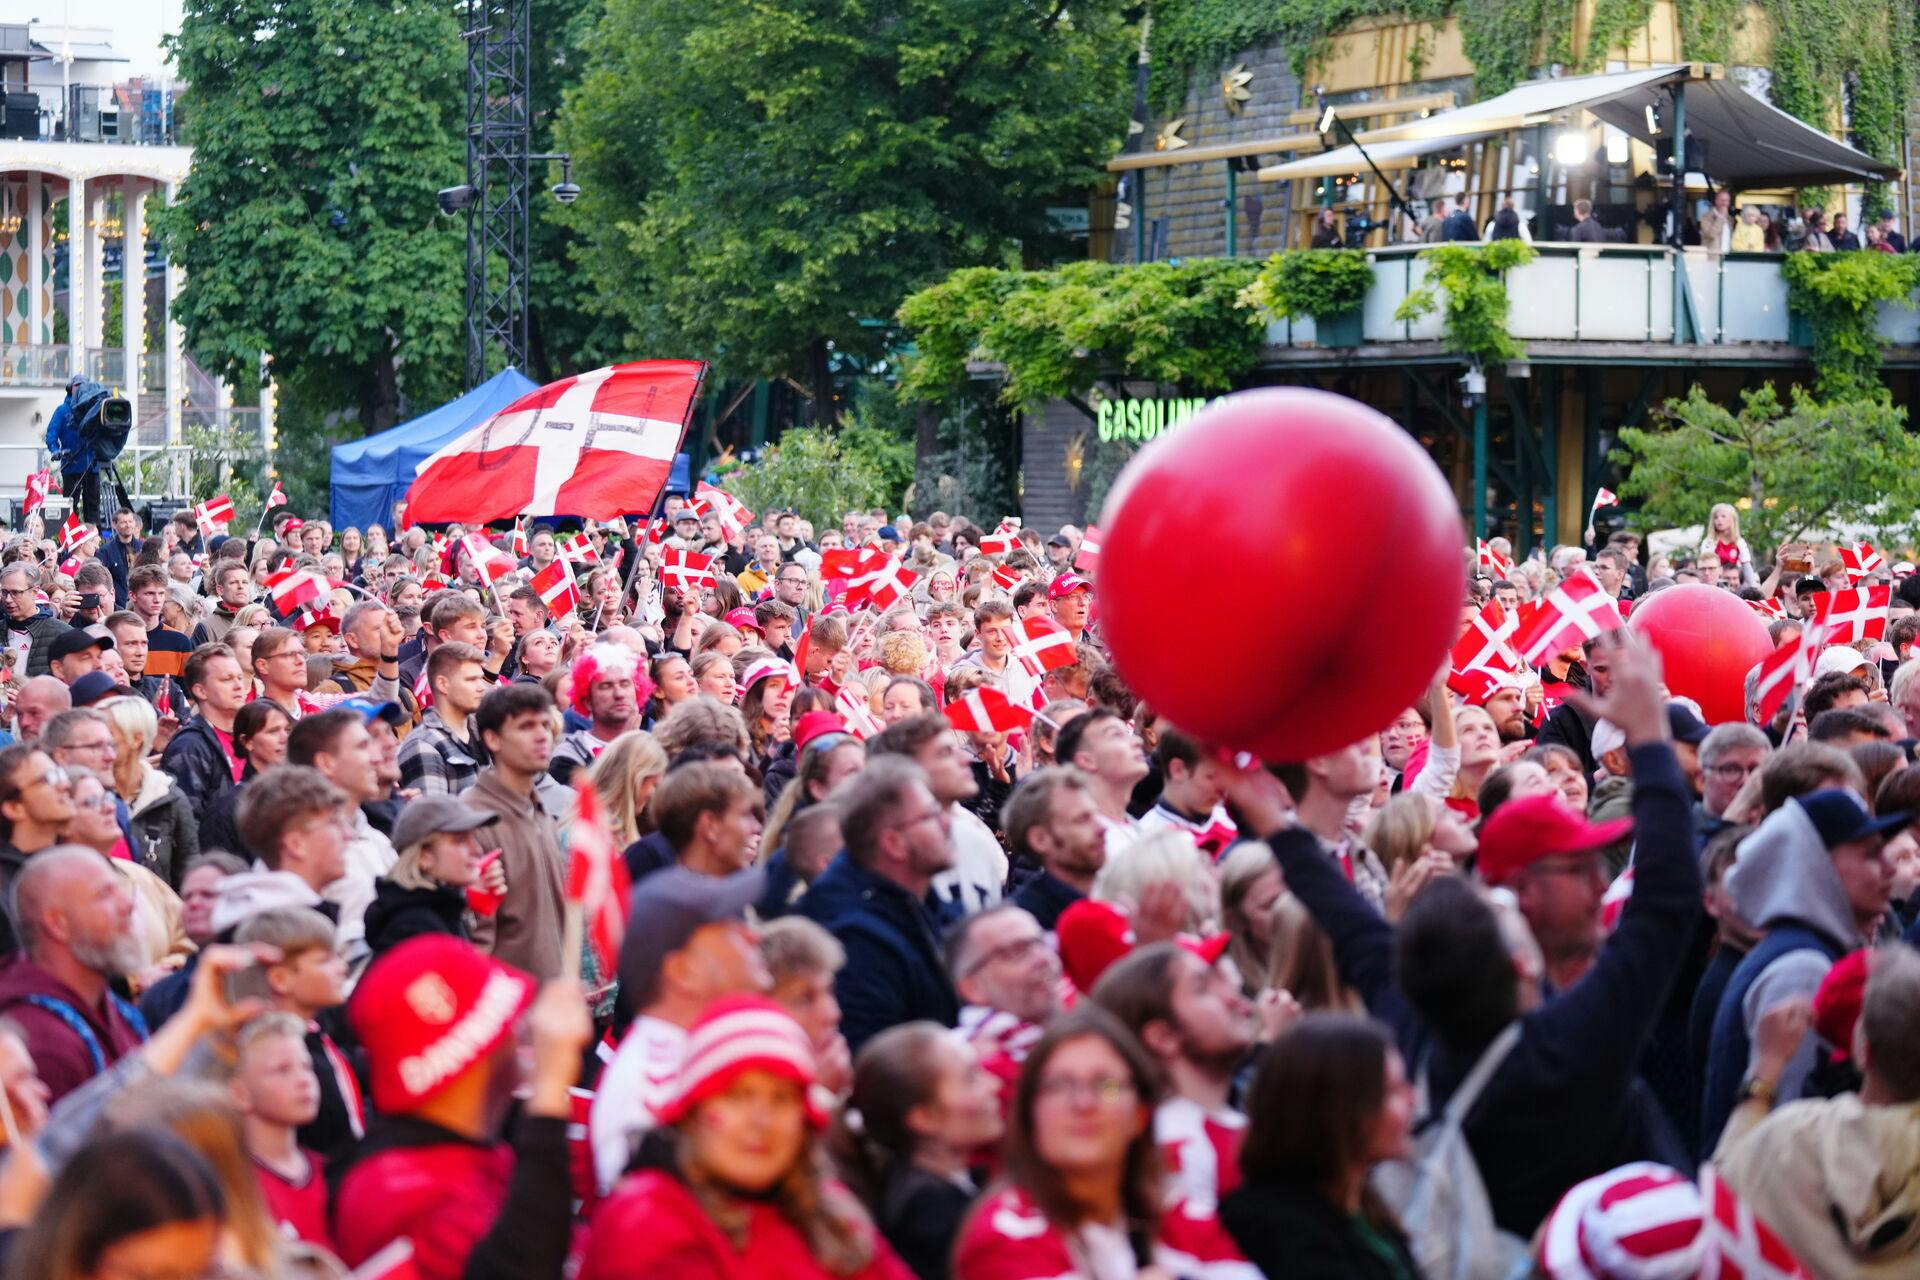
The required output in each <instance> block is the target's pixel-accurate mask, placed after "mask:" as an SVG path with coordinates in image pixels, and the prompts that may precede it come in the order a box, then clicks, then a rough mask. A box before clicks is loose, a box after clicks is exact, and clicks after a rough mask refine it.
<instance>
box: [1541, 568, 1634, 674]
mask: <svg viewBox="0 0 1920 1280" xmlns="http://www.w3.org/2000/svg"><path fill="white" fill-rule="evenodd" d="M1540 604H1541V606H1542V607H1541V609H1540V612H1539V613H1537V614H1536V615H1534V617H1533V619H1532V621H1530V622H1528V623H1527V624H1526V625H1525V626H1523V627H1522V628H1521V630H1520V634H1519V635H1518V636H1517V637H1515V640H1514V647H1515V648H1517V649H1519V650H1520V656H1521V657H1522V658H1524V659H1525V660H1526V661H1527V662H1528V663H1530V664H1538V663H1541V662H1545V661H1547V660H1548V659H1549V658H1551V657H1553V655H1554V654H1556V653H1561V652H1564V651H1565V650H1567V649H1572V648H1574V647H1576V646H1578V645H1580V644H1584V643H1585V642H1586V641H1588V640H1591V639H1593V638H1594V637H1595V636H1597V635H1603V634H1605V633H1606V632H1609V631H1617V630H1619V629H1620V628H1621V627H1624V626H1625V625H1626V622H1625V621H1624V620H1623V619H1622V618H1621V617H1620V606H1619V605H1618V603H1616V602H1615V600H1614V598H1613V597H1612V596H1610V595H1608V594H1607V592H1606V589H1605V588H1604V587H1602V586H1601V585H1600V583H1599V580H1598V579H1596V578H1595V577H1594V576H1593V575H1592V574H1591V573H1589V572H1588V571H1587V569H1586V568H1585V567H1584V566H1583V567H1582V568H1580V569H1577V570H1575V571H1574V572H1573V573H1571V574H1569V575H1568V576H1567V578H1566V580H1565V581H1563V582H1562V583H1561V584H1560V585H1559V586H1557V587H1555V588H1554V589H1553V590H1551V591H1549V592H1548V593H1547V595H1546V598H1545V599H1544V600H1542V601H1541V602H1540Z"/></svg>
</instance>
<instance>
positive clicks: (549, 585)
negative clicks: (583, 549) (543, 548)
mask: <svg viewBox="0 0 1920 1280" xmlns="http://www.w3.org/2000/svg"><path fill="white" fill-rule="evenodd" d="M529 585H531V586H532V587H533V589H534V590H535V591H538V592H539V593H540V599H541V600H542V601H543V602H545V604H546V606H547V610H548V612H550V613H554V614H561V615H564V614H569V613H572V612H573V611H574V610H575V609H578V608H579V607H580V587H579V585H578V584H577V583H575V582H574V580H573V566H572V565H570V564H568V563H567V561H566V557H564V556H557V557H555V558H554V560H553V561H552V563H550V564H548V565H547V567H546V568H544V569H542V570H541V571H540V572H538V573H536V574H534V575H533V577H532V579H531V580H530V584H529Z"/></svg>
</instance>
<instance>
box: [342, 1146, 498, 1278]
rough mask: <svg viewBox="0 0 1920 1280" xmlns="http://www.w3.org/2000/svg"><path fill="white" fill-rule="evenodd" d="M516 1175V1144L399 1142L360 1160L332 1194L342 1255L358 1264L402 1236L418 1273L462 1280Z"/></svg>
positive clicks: (343, 1259)
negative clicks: (402, 1144) (410, 1243)
mask: <svg viewBox="0 0 1920 1280" xmlns="http://www.w3.org/2000/svg"><path fill="white" fill-rule="evenodd" d="M512 1176H513V1148H512V1147H510V1146H508V1145H507V1144H506V1143H504V1142H497V1143H492V1144H489V1145H486V1146H481V1145H478V1144H475V1143H467V1142H452V1141H449V1142H442V1143H437V1144H435V1145H432V1146H408V1147H395V1148H392V1149H390V1150H386V1151H381V1152H378V1153H376V1154H374V1155H370V1156H368V1157H366V1158H365V1159H363V1160H361V1161H359V1162H357V1163H356V1164H355V1165H354V1166H353V1167H352V1168H351V1169H349V1170H348V1171H347V1173H346V1176H345V1177H343V1178H342V1179H341V1180H340V1189H339V1190H338V1191H337V1192H335V1193H334V1197H333V1238H334V1241H335V1243H337V1244H338V1245H339V1246H340V1248H339V1253H340V1260H341V1261H342V1262H344V1263H346V1264H347V1265H348V1266H349V1267H357V1266H359V1265H360V1264H361V1263H363V1262H365V1261H366V1260H367V1259H368V1258H371V1257H372V1256H373V1255H374V1254H376V1253H378V1252H380V1250H382V1249H384V1248H386V1247H387V1245H389V1244H391V1243H392V1242H393V1241H395V1240H397V1239H399V1238H400V1237H401V1236H406V1237H407V1238H409V1239H411V1240H412V1241H413V1261H414V1266H415V1267H416V1268H417V1269H418V1270H419V1272H420V1280H459V1277H460V1276H462V1275H464V1274H465V1272H466V1269H467V1255H468V1254H469V1253H471V1252H472V1251H473V1246H474V1245H476V1244H478V1243H479V1242H480V1238H481V1237H482V1236H484V1235H486V1234H487V1232H489V1231H491V1230H492V1229H493V1222H494V1219H495V1218H496V1217H497V1216H499V1213H500V1209H501V1206H503V1205H504V1204H505V1203H506V1200H507V1181H508V1179H510V1178H511V1177H512Z"/></svg>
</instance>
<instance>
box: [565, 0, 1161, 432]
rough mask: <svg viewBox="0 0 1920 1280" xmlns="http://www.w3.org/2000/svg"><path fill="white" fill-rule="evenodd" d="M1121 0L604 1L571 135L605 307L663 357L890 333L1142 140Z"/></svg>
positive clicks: (843, 347) (831, 344) (586, 252)
mask: <svg viewBox="0 0 1920 1280" xmlns="http://www.w3.org/2000/svg"><path fill="white" fill-rule="evenodd" d="M1125 13H1126V6H1125V5H1124V4H1123V3H1122V2H1121V0H1088V2H1087V3H1083V4H1073V5H1069V4H1068V3H1067V0H1040V2H1039V3H1035V4H1005V3H994V2H989V0H794V2H793V3H786V4H778V5H773V4H765V3H760V2H759V0H607V5H606V16H605V18H604V19H603V20H602V21H601V23H600V27H599V30H598V32H597V34H596V38H595V39H594V40H593V41H592V43H591V44H590V46H589V48H590V50H591V55H590V56H591V57H592V59H593V62H592V64H591V66H590V67H589V68H588V70H587V71H586V73H585V75H584V77H583V79H582V82H581V84H580V87H579V89H578V90H577V91H576V92H575V93H573V94H571V95H569V97H568V101H567V107H566V112H565V118H564V120H563V122H562V128H561V140H562V142H563V143H564V144H565V145H566V146H567V148H568V149H569V150H570V151H571V152H572V153H573V154H574V156H575V157H576V161H577V171H578V174H579V181H580V185H581V188H582V191H583V195H582V197H581V200H580V202H579V204H578V205H577V206H576V210H575V219H576V224H577V225H578V226H579V227H580V228H581V229H582V231H583V233H584V234H585V236H586V245H585V246H584V249H583V257H582V260H583V262H584V263H585V264H586V265H587V266H588V268H589V270H590V272H591V275H592V277H593V279H594V281H595V283H596V286H597V288H598V290H599V296H598V305H600V306H602V307H604V308H605V309H607V310H608V311H609V312H610V313H611V314H614V315H617V316H619V317H620V318H622V319H623V320H624V321H625V322H626V324H628V325H629V326H630V327H631V329H632V332H633V334H634V339H635V341H636V342H637V343H638V344H639V346H641V347H642V348H644V349H646V350H648V351H649V352H651V353H654V354H660V355H667V354H672V355H681V356H704V357H707V358H709V359H713V360H715V361H716V362H717V363H718V365H719V373H720V374H721V376H723V377H770V376H777V375H782V374H784V375H788V376H796V377H798V378H800V379H801V380H802V381H804V382H806V383H807V384H808V385H809V386H810V387H811V389H812V391H813V394H814V402H815V412H816V417H817V418H818V419H819V420H820V421H830V420H833V419H834V418H835V417H837V416H838V409H837V406H836V405H835V403H834V401H833V397H832V393H831V374H830V369H831V366H832V363H833V361H834V360H835V359H836V358H839V359H841V360H849V359H850V360H854V361H861V362H865V361H871V360H875V359H878V358H879V357H881V356H882V355H883V354H885V353H886V351H887V350H888V348H889V346H890V344H891V342H892V340H893V331H892V328H891V323H890V318H891V317H892V315H893V312H894V309H895V308H896V307H897V306H898V305H899V304H900V301H901V300H902V299H903V298H905V297H906V296H907V294H909V293H910V292H912V291H913V290H914V289H915V288H918V287H920V286H921V285H924V284H928V283H931V282H932V281H933V280H935V279H938V278H939V277H940V276H941V275H942V274H944V273H945V272H947V271H950V270H952V269H953V268H956V267H959V266H964V265H967V264H971V263H1004V262H1006V261H1008V259H1009V258H1010V257H1011V256H1013V255H1015V254H1017V252H1018V249H1019V247H1020V245H1021V244H1022V243H1023V242H1027V241H1031V240H1032V239H1033V238H1035V237H1038V236H1041V235H1044V234H1045V233H1046V232H1047V231H1048V222H1047V215H1046V209H1045V206H1046V204H1047V203H1048V202H1049V201H1050V200H1052V201H1057V202H1060V203H1069V204H1077V203H1079V202H1080V201H1081V199H1083V190H1084V188H1085V186H1086V185H1087V184H1089V183H1091V182H1092V181H1093V180H1094V179H1095V178H1096V177H1097V176H1098V174H1099V165H1100V163H1101V162H1102V161H1104V160H1105V159H1106V158H1107V157H1108V156H1109V155H1110V154H1111V153H1112V150H1113V148H1114V147H1115V146H1116V145H1117V144H1118V142H1119V141H1120V139H1121V137H1122V133H1123V130H1124V128H1125V125H1126V119H1127V87H1128V81H1129V72H1130V67H1129V63H1130V58H1129V57H1128V54H1129V51H1130V49H1131V47H1132V44H1131V42H1132V39H1133V36H1132V34H1131V33H1132V27H1131V24H1130V23H1129V22H1128V21H1127V18H1126V16H1125Z"/></svg>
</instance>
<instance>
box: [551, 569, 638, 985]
mask: <svg viewBox="0 0 1920 1280" xmlns="http://www.w3.org/2000/svg"><path fill="white" fill-rule="evenodd" d="M555 563H556V564H558V563H560V562H559V561H555ZM586 772H587V771H586V770H584V769H582V770H581V771H580V781H579V782H578V783H576V784H575V791H576V792H577V793H578V795H579V805H578V807H577V808H576V809H575V810H574V817H573V825H572V826H571V827H569V828H568V829H567V844H568V851H567V859H568V861H567V901H568V902H569V903H572V904H573V905H574V906H575V907H577V908H578V909H579V911H580V923H581V926H582V929H583V932H584V933H585V935H586V939H587V942H588V944H589V945H591V946H592V947H593V953H594V956H595V957H596V958H597V959H598V960H599V961H600V972H601V973H613V972H615V971H616V968H617V966H618V964H619V960H620V939H621V938H622V937H623V936H624V935H625V934H626V931H627V898H628V896H629V885H628V883H627V860H626V859H625V858H623V857H621V856H620V849H619V846H617V845H615V844H614V842H613V836H612V835H611V834H610V833H609V832H608V831H607V824H606V822H605V821H604V820H603V819H602V818H601V816H600V795H599V793H598V792H596V791H595V790H594V789H593V784H592V783H591V782H589V781H588V780H587V777H586Z"/></svg>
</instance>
